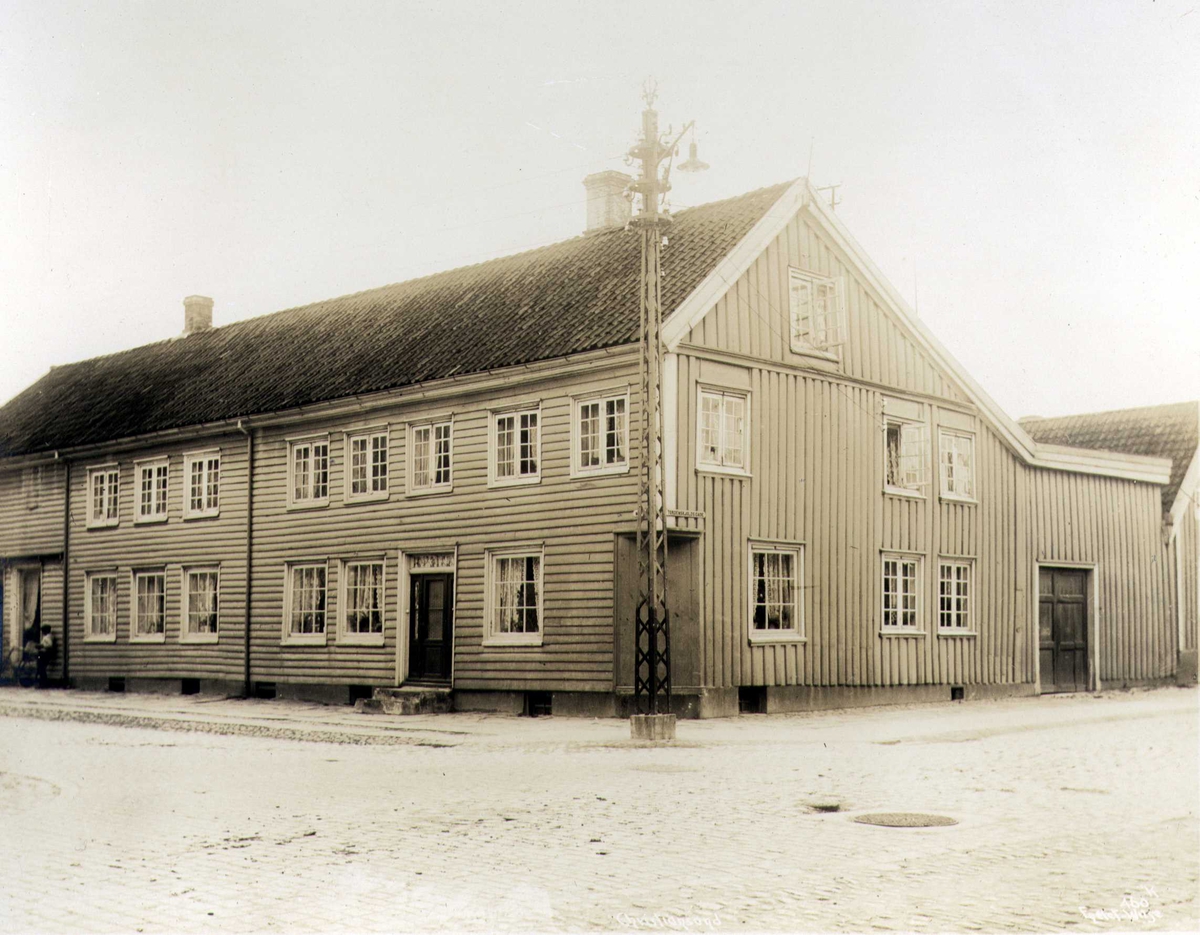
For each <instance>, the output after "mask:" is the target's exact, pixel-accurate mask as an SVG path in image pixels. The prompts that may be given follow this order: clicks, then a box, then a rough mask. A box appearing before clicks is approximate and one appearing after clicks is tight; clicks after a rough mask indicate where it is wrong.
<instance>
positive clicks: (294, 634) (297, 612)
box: [284, 563, 326, 643]
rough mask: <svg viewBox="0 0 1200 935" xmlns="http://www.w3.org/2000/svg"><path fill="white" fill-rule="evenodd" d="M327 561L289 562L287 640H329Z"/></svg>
mask: <svg viewBox="0 0 1200 935" xmlns="http://www.w3.org/2000/svg"><path fill="white" fill-rule="evenodd" d="M325 571H326V569H325V564H324V563H321V564H319V565H317V564H313V565H307V564H305V565H289V566H288V569H287V601H286V609H285V611H284V617H285V622H284V640H285V642H288V641H290V642H297V643H324V642H325V605H326V591H325Z"/></svg>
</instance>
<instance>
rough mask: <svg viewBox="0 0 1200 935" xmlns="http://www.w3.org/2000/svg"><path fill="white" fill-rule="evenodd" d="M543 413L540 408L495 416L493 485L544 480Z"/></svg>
mask: <svg viewBox="0 0 1200 935" xmlns="http://www.w3.org/2000/svg"><path fill="white" fill-rule="evenodd" d="M540 422H541V413H540V412H539V410H537V409H527V410H523V411H520V412H505V413H497V414H495V415H493V416H492V483H495V484H522V483H525V484H530V483H536V482H537V481H539V480H541V476H542V474H541V472H542V466H541V461H542V451H541V431H540Z"/></svg>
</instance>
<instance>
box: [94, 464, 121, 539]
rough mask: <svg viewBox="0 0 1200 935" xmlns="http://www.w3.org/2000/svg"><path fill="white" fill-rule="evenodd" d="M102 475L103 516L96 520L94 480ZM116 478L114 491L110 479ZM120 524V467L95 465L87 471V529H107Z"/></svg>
mask: <svg viewBox="0 0 1200 935" xmlns="http://www.w3.org/2000/svg"><path fill="white" fill-rule="evenodd" d="M101 474H102V475H104V500H103V504H104V516H102V517H100V518H99V519H97V518H96V516H95V513H96V491H95V478H96V476H97V475H101ZM114 475H115V476H116V481H117V482H116V489H115V490H114V489H113V483H112V477H113V476H114ZM120 524H121V466H120V465H119V464H97V465H94V466H93V467H90V468H88V470H87V528H88V529H107V528H110V527H112V526H119V525H120Z"/></svg>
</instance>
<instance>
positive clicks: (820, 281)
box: [788, 269, 846, 354]
mask: <svg viewBox="0 0 1200 935" xmlns="http://www.w3.org/2000/svg"><path fill="white" fill-rule="evenodd" d="M788 281H789V292H790V303H791V319H792V350H793V351H795V352H796V353H798V354H804V353H808V352H810V351H813V350H818V351H828V350H829V349H830V348H832V347H836V346H837V345H839V344H841V343H842V342H843V341H844V340H845V330H846V328H845V315H844V310H843V307H842V290H841V289H840V288H839V283H838V281H837V280H836V279H831V278H829V277H827V276H821V275H819V274H818V273H809V272H806V271H804V270H798V269H790V270H788Z"/></svg>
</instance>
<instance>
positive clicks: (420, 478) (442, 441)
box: [408, 422, 453, 493]
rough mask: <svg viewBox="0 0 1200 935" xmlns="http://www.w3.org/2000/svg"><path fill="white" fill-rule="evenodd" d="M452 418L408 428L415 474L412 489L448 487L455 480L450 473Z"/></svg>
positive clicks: (445, 488)
mask: <svg viewBox="0 0 1200 935" xmlns="http://www.w3.org/2000/svg"><path fill="white" fill-rule="evenodd" d="M450 441H451V430H450V423H449V422H429V423H427V424H425V425H414V426H412V428H411V429H410V431H409V450H410V452H411V454H410V456H409V463H410V464H411V466H412V474H411V476H410V477H409V484H408V486H409V490H410V491H412V492H414V493H420V492H422V491H424V492H427V493H428V492H432V491H434V490H449V489H450V487H451V485H452V484H453V476H452V475H451V473H450Z"/></svg>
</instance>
